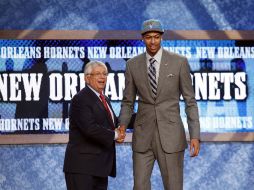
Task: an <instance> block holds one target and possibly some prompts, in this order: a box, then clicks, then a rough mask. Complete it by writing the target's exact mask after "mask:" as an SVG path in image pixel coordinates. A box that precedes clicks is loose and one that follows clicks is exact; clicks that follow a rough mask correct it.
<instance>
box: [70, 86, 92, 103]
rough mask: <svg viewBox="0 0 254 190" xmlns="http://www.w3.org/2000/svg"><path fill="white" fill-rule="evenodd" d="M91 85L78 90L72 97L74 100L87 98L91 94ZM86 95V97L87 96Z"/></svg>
mask: <svg viewBox="0 0 254 190" xmlns="http://www.w3.org/2000/svg"><path fill="white" fill-rule="evenodd" d="M89 90H90V89H89V87H85V88H83V89H81V90H80V91H79V92H77V93H76V94H75V95H74V96H73V98H72V101H75V100H80V99H85V100H86V99H87V96H88V94H89ZM85 97H86V98H85Z"/></svg>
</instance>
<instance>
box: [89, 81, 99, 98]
mask: <svg viewBox="0 0 254 190" xmlns="http://www.w3.org/2000/svg"><path fill="white" fill-rule="evenodd" d="M87 86H88V87H89V88H90V89H91V90H92V91H93V92H94V93H95V94H96V96H98V97H100V93H98V92H97V91H96V90H94V89H93V88H92V87H91V86H90V85H88V84H87ZM102 94H103V92H102Z"/></svg>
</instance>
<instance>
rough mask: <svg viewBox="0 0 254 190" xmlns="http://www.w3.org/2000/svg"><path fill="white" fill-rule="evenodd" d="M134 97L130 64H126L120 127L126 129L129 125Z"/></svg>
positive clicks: (135, 91) (134, 87)
mask: <svg viewBox="0 0 254 190" xmlns="http://www.w3.org/2000/svg"><path fill="white" fill-rule="evenodd" d="M136 95H137V89H136V86H135V83H134V80H133V76H132V73H131V69H130V62H127V64H126V71H125V89H124V91H123V100H122V104H121V111H120V115H119V124H120V125H125V126H126V127H127V126H128V124H129V123H130V120H131V116H132V113H133V105H134V102H135V99H136Z"/></svg>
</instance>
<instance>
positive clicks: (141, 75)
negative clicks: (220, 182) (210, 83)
mask: <svg viewBox="0 0 254 190" xmlns="http://www.w3.org/2000/svg"><path fill="white" fill-rule="evenodd" d="M181 94H182V95H183V98H184V101H185V105H186V106H185V113H186V115H187V122H188V129H189V133H190V138H191V139H192V138H197V139H199V138H200V125H199V116H198V108H197V103H196V100H195V98H194V91H193V87H192V82H191V76H190V69H189V65H188V61H187V59H186V58H185V57H182V56H180V55H177V54H174V53H170V52H168V51H166V50H163V53H162V58H161V65H160V71H159V78H158V87H157V98H156V100H154V99H153V97H152V93H151V87H150V85H149V79H148V75H147V65H146V55H145V53H143V54H141V55H138V56H136V57H134V58H132V59H130V60H128V62H127V65H126V72H125V89H124V95H123V101H122V105H121V111H120V116H119V122H120V124H122V125H125V126H127V125H128V124H129V122H130V118H131V115H132V113H133V104H134V102H135V98H136V95H138V97H139V99H138V111H137V115H136V120H135V123H134V131H133V138H132V148H133V151H136V152H145V151H147V150H148V148H149V147H150V144H151V141H152V137H153V134H154V129H155V127H156V126H157V127H158V131H159V135H160V139H161V144H162V148H163V150H164V151H165V152H167V153H173V152H178V151H181V150H184V149H185V148H186V147H187V141H186V136H185V131H184V126H183V123H182V120H181V117H180V107H179V100H180V96H181Z"/></svg>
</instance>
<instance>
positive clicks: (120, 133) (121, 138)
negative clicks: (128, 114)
mask: <svg viewBox="0 0 254 190" xmlns="http://www.w3.org/2000/svg"><path fill="white" fill-rule="evenodd" d="M115 131H116V132H117V138H116V142H118V143H123V142H124V139H125V136H126V133H125V131H126V127H125V126H124V125H121V126H119V127H118V128H116V129H115Z"/></svg>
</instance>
